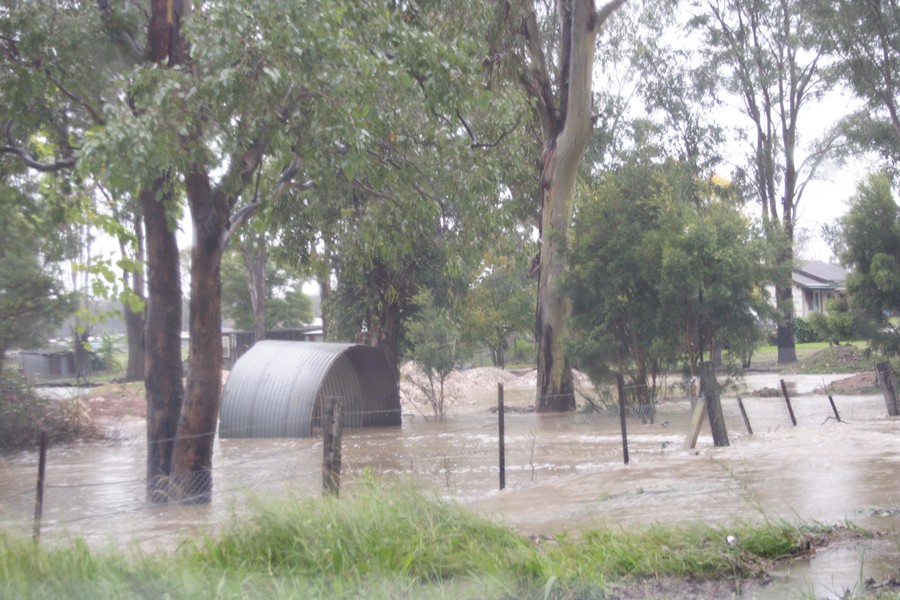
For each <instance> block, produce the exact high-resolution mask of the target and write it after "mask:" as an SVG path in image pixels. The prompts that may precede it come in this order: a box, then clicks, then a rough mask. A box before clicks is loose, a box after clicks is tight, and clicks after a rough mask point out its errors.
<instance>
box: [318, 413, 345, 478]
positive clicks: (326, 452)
mask: <svg viewBox="0 0 900 600" xmlns="http://www.w3.org/2000/svg"><path fill="white" fill-rule="evenodd" d="M343 406H344V399H343V398H341V397H340V396H331V397H328V398H325V414H324V416H323V421H322V429H323V432H322V433H323V435H322V442H323V444H322V453H323V456H322V489H323V491H324V492H325V493H326V494H331V495H333V496H338V495H339V494H340V491H341V435H342V433H343V428H344V418H343Z"/></svg>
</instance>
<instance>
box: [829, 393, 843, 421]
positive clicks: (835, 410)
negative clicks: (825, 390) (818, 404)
mask: <svg viewBox="0 0 900 600" xmlns="http://www.w3.org/2000/svg"><path fill="white" fill-rule="evenodd" d="M828 401H829V402H830V403H831V410H832V412H834V418H835V420H837V422H838V423H840V422H841V415H840V413H838V409H837V406H836V405H835V403H834V398H832V397H831V394H828Z"/></svg>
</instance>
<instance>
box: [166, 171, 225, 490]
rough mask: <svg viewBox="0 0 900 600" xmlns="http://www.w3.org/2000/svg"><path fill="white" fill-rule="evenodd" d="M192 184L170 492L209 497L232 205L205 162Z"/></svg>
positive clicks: (192, 177) (189, 187)
mask: <svg viewBox="0 0 900 600" xmlns="http://www.w3.org/2000/svg"><path fill="white" fill-rule="evenodd" d="M186 187H187V196H188V204H189V206H190V209H191V222H192V224H193V229H194V239H193V246H192V249H191V304H190V342H189V347H188V376H187V389H186V393H185V398H184V404H183V405H182V407H181V417H180V419H179V420H178V433H177V435H176V440H175V448H174V451H173V456H172V471H171V474H170V484H171V489H170V493H171V494H172V496H173V499H175V500H178V501H180V502H186V503H206V502H209V501H210V500H211V497H212V448H213V440H214V438H215V434H216V425H217V422H218V418H219V397H220V396H221V392H222V270H221V266H222V233H223V231H225V230H227V226H228V217H229V214H228V213H229V211H228V203H227V201H226V199H225V198H223V197H222V196H221V195H220V194H218V193H214V192H213V190H212V189H211V185H210V181H209V175H208V173H206V172H205V171H204V170H203V169H202V168H200V167H195V169H194V170H193V171H192V172H191V173H188V174H187V177H186Z"/></svg>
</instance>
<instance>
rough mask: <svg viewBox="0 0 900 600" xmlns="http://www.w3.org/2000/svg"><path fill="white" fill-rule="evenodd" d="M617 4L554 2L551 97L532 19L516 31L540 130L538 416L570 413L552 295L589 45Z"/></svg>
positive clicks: (584, 122) (579, 142)
mask: <svg viewBox="0 0 900 600" xmlns="http://www.w3.org/2000/svg"><path fill="white" fill-rule="evenodd" d="M622 4H624V0H613V1H612V2H608V3H607V4H605V5H604V6H603V7H602V8H601V9H600V11H597V10H595V8H594V2H593V0H558V2H557V15H558V18H559V30H560V33H561V40H560V44H559V53H560V56H559V57H558V60H557V61H556V64H558V65H559V68H560V73H559V75H560V76H559V82H558V86H559V92H558V97H554V95H553V92H552V90H553V87H554V86H553V85H551V81H553V79H552V78H551V77H550V74H549V71H548V68H547V61H546V59H545V57H544V54H543V50H542V46H541V42H540V35H539V30H538V27H537V18H536V16H535V15H536V13H535V12H532V13H531V14H530V15H529V16H528V17H526V21H525V26H524V28H523V31H524V33H525V36H526V46H527V49H528V53H529V55H530V56H531V59H532V63H533V64H532V67H531V70H530V71H529V73H528V75H527V76H526V78H525V79H526V81H524V82H523V84H524V86H525V88H526V90H527V91H528V92H529V94H531V96H532V98H533V99H534V100H535V103H536V108H535V111H536V116H537V119H538V120H539V121H540V123H541V133H542V137H543V150H542V157H541V158H542V160H541V214H540V235H541V254H540V267H539V268H540V276H539V283H538V301H537V310H536V319H535V321H536V323H535V335H536V337H537V342H538V364H537V398H536V399H535V408H536V410H537V411H538V412H555V411H569V410H573V409H574V408H575V391H574V386H573V383H572V369H571V367H570V366H569V361H568V359H567V358H566V355H565V350H564V347H563V341H564V340H565V338H566V336H567V334H568V320H569V314H570V312H571V307H570V302H569V300H568V298H566V297H565V296H563V295H562V294H561V293H560V291H559V280H560V277H561V276H562V274H563V273H564V271H565V269H566V265H565V247H566V243H567V241H568V237H569V226H570V224H571V221H572V215H573V208H574V204H573V198H574V194H575V180H576V177H577V175H578V166H579V164H580V163H581V158H582V156H583V154H584V151H585V148H586V147H587V144H588V141H589V140H590V136H591V130H592V127H593V125H592V121H591V102H592V85H591V84H592V76H593V66H594V45H595V40H596V36H597V32H598V30H599V28H600V27H601V25H602V24H603V22H604V21H605V20H606V19H607V18H608V17H609V15H610V14H612V12H613V11H614V10H616V9H617V8H618V7H620V6H621V5H622Z"/></svg>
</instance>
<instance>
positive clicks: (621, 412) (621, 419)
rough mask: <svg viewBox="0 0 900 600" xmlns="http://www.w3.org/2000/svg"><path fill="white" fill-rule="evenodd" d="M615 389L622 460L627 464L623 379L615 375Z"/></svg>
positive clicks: (619, 374) (620, 375)
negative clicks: (617, 402)
mask: <svg viewBox="0 0 900 600" xmlns="http://www.w3.org/2000/svg"><path fill="white" fill-rule="evenodd" d="M616 388H618V391H619V425H620V426H621V428H622V458H623V459H624V460H625V464H626V465H627V464H628V433H627V432H626V430H625V378H624V377H622V374H621V373H616Z"/></svg>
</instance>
